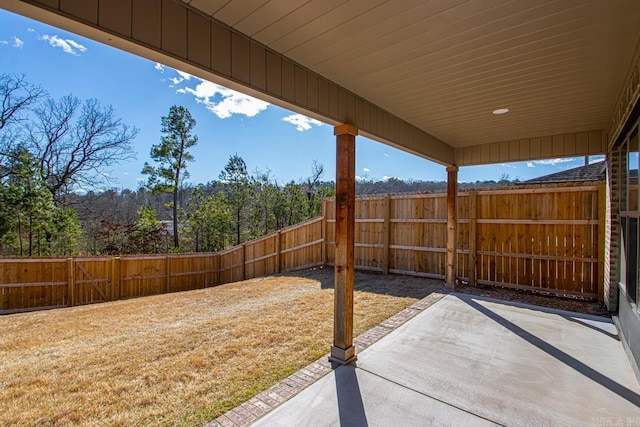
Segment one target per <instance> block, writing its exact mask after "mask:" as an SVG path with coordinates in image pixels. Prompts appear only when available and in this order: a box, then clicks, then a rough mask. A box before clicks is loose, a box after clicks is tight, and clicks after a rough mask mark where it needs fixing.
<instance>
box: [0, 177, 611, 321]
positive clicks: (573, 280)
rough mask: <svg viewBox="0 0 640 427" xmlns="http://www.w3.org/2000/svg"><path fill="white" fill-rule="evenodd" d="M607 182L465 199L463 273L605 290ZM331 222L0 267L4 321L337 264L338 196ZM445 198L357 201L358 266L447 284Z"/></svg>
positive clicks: (500, 281)
mask: <svg viewBox="0 0 640 427" xmlns="http://www.w3.org/2000/svg"><path fill="white" fill-rule="evenodd" d="M604 197H605V193H604V186H602V185H600V186H567V187H554V188H545V187H542V188H534V189H517V188H516V189H506V190H487V191H471V192H468V193H459V194H458V199H457V202H458V203H457V221H458V234H457V243H458V247H457V275H458V277H460V278H463V279H467V280H469V282H470V283H471V284H476V283H480V284H488V285H499V286H505V287H513V288H518V289H526V290H533V291H542V292H548V293H554V294H562V295H579V296H581V297H584V298H597V297H599V296H600V295H601V294H602V291H601V287H602V279H603V259H604V257H603V254H604V217H605V212H604V209H605V198H604ZM322 209H323V216H322V217H319V218H315V219H312V220H309V221H306V222H303V223H300V224H297V225H295V226H292V227H289V228H285V229H282V230H279V231H277V232H275V233H272V234H269V235H267V236H264V237H261V238H259V239H256V240H252V241H249V242H246V243H244V244H242V245H239V246H236V247H234V248H231V249H228V250H226V251H223V252H219V253H198V254H187V255H158V256H155V255H154V256H152V255H149V256H126V257H124V256H123V257H115V258H109V257H76V258H27V259H25V258H8V259H0V314H7V313H15V312H21V311H32V310H40V309H45V308H55V307H69V306H75V305H83V304H91V303H98V302H104V301H114V300H118V299H126V298H135V297H141V296H148V295H156V294H162V293H168V292H177V291H186V290H193V289H201V288H206V287H210V286H216V285H219V284H224V283H229V282H234V281H239V280H243V279H250V278H254V277H262V276H266V275H270V274H275V273H279V272H283V271H292V270H296V269H302V268H308V267H312V266H318V265H326V264H328V265H332V264H333V261H334V248H335V242H334V232H335V200H333V199H325V200H324V201H323V206H322ZM446 218H447V201H446V195H445V194H412V195H394V196H378V197H372V196H368V197H363V198H358V199H357V201H356V236H355V237H356V239H355V241H356V244H355V262H356V268H358V269H362V270H367V271H376V272H381V273H384V274H387V273H397V274H409V275H417V276H424V277H432V278H444V275H445V269H446V225H447V224H446Z"/></svg>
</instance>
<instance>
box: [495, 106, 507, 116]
mask: <svg viewBox="0 0 640 427" xmlns="http://www.w3.org/2000/svg"><path fill="white" fill-rule="evenodd" d="M508 112H509V109H508V108H498V109H497V110H493V114H495V115H500V114H506V113H508Z"/></svg>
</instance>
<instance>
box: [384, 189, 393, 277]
mask: <svg viewBox="0 0 640 427" xmlns="http://www.w3.org/2000/svg"><path fill="white" fill-rule="evenodd" d="M383 219H384V222H383V225H382V239H383V240H382V244H383V248H382V274H389V254H390V250H389V243H390V242H391V196H390V195H389V194H387V195H386V196H384V218H383Z"/></svg>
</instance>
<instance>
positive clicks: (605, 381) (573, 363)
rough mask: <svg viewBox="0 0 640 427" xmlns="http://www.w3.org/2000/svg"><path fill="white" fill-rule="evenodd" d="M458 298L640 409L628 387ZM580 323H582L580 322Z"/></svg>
mask: <svg viewBox="0 0 640 427" xmlns="http://www.w3.org/2000/svg"><path fill="white" fill-rule="evenodd" d="M458 297H459V299H460V301H463V302H465V303H466V304H468V305H469V306H471V307H472V308H474V309H476V310H477V311H479V312H480V313H482V314H484V315H485V316H487V317H488V318H490V319H491V320H494V321H495V322H497V323H498V324H500V325H502V326H504V327H505V328H506V329H508V330H509V331H511V332H513V333H514V334H516V335H517V336H519V337H520V338H522V339H524V340H525V341H527V342H528V343H529V344H531V345H533V346H535V347H537V348H538V349H540V350H542V351H544V352H545V353H547V354H548V355H550V356H552V357H554V358H555V359H557V360H559V361H560V362H562V363H564V364H565V365H567V366H569V367H571V368H573V369H575V370H576V371H577V372H579V373H581V374H582V375H584V376H585V377H587V378H589V379H591V380H593V381H595V382H597V383H598V384H600V385H601V386H603V387H605V388H607V389H608V390H610V391H611V392H613V393H615V394H617V395H618V396H620V397H622V398H623V399H625V400H627V401H629V402H631V403H633V404H634V405H636V406H639V407H640V395H638V394H637V393H635V392H634V391H633V390H629V389H628V388H627V387H625V386H623V385H622V384H619V383H617V382H616V381H614V380H612V379H611V378H609V377H607V376H605V375H603V374H601V373H600V372H598V371H596V370H595V369H593V368H591V367H590V366H588V365H586V364H584V363H582V362H581V361H579V360H578V359H576V358H575V357H573V356H571V355H569V354H567V353H565V352H564V351H562V350H560V349H559V348H556V347H554V346H553V345H551V344H549V343H548V342H546V341H544V340H542V339H540V338H538V337H537V336H535V335H533V334H532V333H530V332H527V331H526V330H524V329H522V328H521V327H519V326H518V325H516V324H514V323H512V322H510V321H509V320H507V319H505V318H504V317H502V316H500V315H499V314H497V313H494V312H493V311H491V310H489V309H488V308H486V307H484V306H482V305H481V304H478V303H477V302H476V301H474V300H473V299H471V298H469V297H466V298H465V297H461V296H458ZM580 323H582V322H580ZM601 332H603V331H601Z"/></svg>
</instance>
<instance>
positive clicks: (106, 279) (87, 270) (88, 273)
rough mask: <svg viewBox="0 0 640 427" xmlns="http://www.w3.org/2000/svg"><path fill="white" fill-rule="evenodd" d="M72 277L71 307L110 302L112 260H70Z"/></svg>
mask: <svg viewBox="0 0 640 427" xmlns="http://www.w3.org/2000/svg"><path fill="white" fill-rule="evenodd" d="M69 263H70V264H72V265H70V267H71V268H70V270H71V271H72V275H71V277H70V278H69V280H70V281H71V284H72V286H71V295H70V298H69V305H82V304H92V303H96V302H106V301H109V297H108V295H109V289H107V287H108V286H109V284H110V283H111V278H110V275H109V274H110V268H109V267H110V259H109V258H98V259H85V258H77V259H70V260H69Z"/></svg>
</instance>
